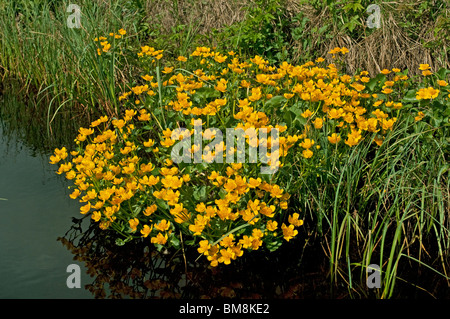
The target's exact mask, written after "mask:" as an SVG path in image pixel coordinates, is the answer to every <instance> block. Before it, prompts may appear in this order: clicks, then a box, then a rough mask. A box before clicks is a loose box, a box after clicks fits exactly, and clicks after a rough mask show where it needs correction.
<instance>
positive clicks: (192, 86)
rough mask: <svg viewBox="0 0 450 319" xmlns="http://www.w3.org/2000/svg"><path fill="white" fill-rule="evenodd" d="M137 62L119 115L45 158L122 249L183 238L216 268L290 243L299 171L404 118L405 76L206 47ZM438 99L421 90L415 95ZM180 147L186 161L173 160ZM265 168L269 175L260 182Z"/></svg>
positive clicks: (377, 139) (146, 53)
mask: <svg viewBox="0 0 450 319" xmlns="http://www.w3.org/2000/svg"><path fill="white" fill-rule="evenodd" d="M125 34H126V31H125V30H119V32H118V34H113V35H112V36H111V37H114V38H119V36H120V37H123V36H125ZM97 41H100V44H101V48H99V51H98V54H100V55H102V53H105V52H107V51H108V50H110V49H111V48H110V47H109V46H108V45H109V42H107V39H106V38H105V37H100V38H98V39H97ZM347 52H348V50H346V49H345V48H335V49H334V50H332V51H330V54H332V55H336V54H346V53H347ZM136 55H137V57H138V59H140V62H141V63H142V65H145V66H148V68H147V69H146V70H145V73H144V74H142V75H141V76H140V77H139V78H138V79H136V81H137V84H136V85H134V86H133V87H131V88H130V90H127V91H124V92H122V94H121V95H120V96H119V100H120V101H121V103H123V112H122V113H121V114H118V115H117V116H116V117H107V116H102V117H100V118H99V119H97V120H95V121H93V122H92V123H91V125H90V127H87V128H80V129H79V132H78V136H77V138H76V140H75V142H76V148H75V149H74V150H73V151H72V152H70V156H69V152H68V151H67V150H66V148H62V149H56V150H55V154H54V155H52V156H51V157H50V161H51V163H52V164H58V165H59V169H58V171H57V173H58V174H64V175H65V177H66V178H67V179H69V180H71V181H73V186H72V187H71V189H72V193H71V194H70V197H71V198H73V199H77V200H79V202H80V204H81V208H80V213H82V214H90V216H91V218H92V220H93V222H95V223H98V225H99V227H100V228H101V229H110V230H113V231H115V232H116V233H117V243H118V244H124V243H125V242H127V241H131V240H133V239H135V240H137V239H139V238H141V239H142V240H148V241H150V242H151V243H153V244H154V245H155V246H156V247H158V248H159V249H161V248H162V247H175V248H179V247H180V241H181V240H184V244H185V245H188V244H191V245H196V246H197V249H198V252H199V253H200V254H202V255H204V256H205V257H206V259H207V260H208V261H209V262H210V264H211V265H212V266H217V265H218V264H220V263H223V264H226V265H227V264H230V263H231V262H232V261H233V260H235V259H236V258H238V257H240V256H242V255H243V254H244V252H246V251H252V250H259V249H267V250H269V251H273V250H275V249H277V248H278V247H279V246H280V245H282V244H283V242H288V241H291V240H292V239H293V238H295V237H296V236H297V235H298V234H299V231H300V230H301V226H302V225H303V220H302V218H301V215H303V213H302V212H300V211H299V209H298V208H295V207H291V205H290V199H291V196H293V195H296V196H298V194H296V192H295V189H291V188H290V187H291V186H290V185H291V184H292V183H290V182H289V178H292V171H293V169H294V166H296V167H300V166H301V167H319V166H320V165H321V160H322V159H323V158H324V157H325V156H330V154H331V153H330V152H337V153H339V154H345V153H347V152H349V150H350V149H352V148H355V147H357V146H358V145H359V144H360V143H362V142H364V141H373V147H380V145H382V143H383V140H384V137H385V136H386V135H387V134H389V132H390V131H392V130H394V129H395V125H396V123H397V121H398V117H399V115H400V112H401V111H402V109H403V105H402V103H400V101H399V100H398V98H397V95H398V94H400V93H401V92H402V89H403V87H404V85H403V84H404V82H405V81H406V80H407V79H406V78H404V77H403V75H402V74H401V73H400V70H394V69H393V70H392V71H391V70H387V71H383V72H381V75H382V77H378V78H377V81H381V82H382V83H381V84H380V85H378V86H377V85H373V82H372V81H373V79H371V78H370V77H368V74H367V72H361V74H357V75H347V74H341V73H340V71H339V70H338V69H337V67H336V66H335V65H334V64H329V65H325V60H324V59H323V58H318V59H317V60H316V62H312V61H310V62H308V63H305V64H302V65H292V64H289V63H287V62H283V63H281V64H280V65H278V66H274V65H270V64H269V62H268V61H267V60H265V59H264V58H263V57H260V56H255V57H253V58H250V59H245V58H243V57H240V56H238V55H237V54H236V53H234V52H228V53H221V52H216V51H215V50H214V49H212V48H207V47H199V48H197V49H196V50H195V51H194V52H192V54H191V55H190V56H188V57H178V58H177V59H176V61H173V63H170V62H168V65H166V66H163V65H162V64H161V63H162V62H161V61H162V60H163V57H164V51H163V50H156V49H155V48H152V47H149V46H142V47H140V48H139V50H138V51H137V52H136ZM388 77H391V79H388ZM380 79H381V80H380ZM441 84H443V83H441ZM443 88H444V87H443V86H441V89H443ZM381 91H384V93H381ZM439 93H440V91H439V90H437V89H433V88H424V89H422V90H420V91H418V92H417V98H418V99H419V98H424V99H425V98H436V97H437V96H438V95H439ZM381 94H383V95H381ZM419 115H420V114H419ZM419 115H418V116H419ZM416 118H417V117H416ZM198 123H200V125H201V129H202V131H200V132H198ZM227 128H228V129H230V128H231V129H233V130H239V129H242V130H243V131H245V132H246V133H248V134H247V135H244V136H243V137H242V136H241V137H238V138H237V140H236V143H237V144H236V145H238V143H241V142H242V143H243V144H242V145H245V146H246V147H245V150H244V151H243V150H242V149H239V148H238V147H237V146H236V145H235V144H234V140H233V145H227V142H228V141H224V140H220V139H219V138H220V137H221V136H222V134H219V133H221V132H223V135H225V132H226V129H227ZM252 130H254V132H255V133H256V134H255V135H249V134H250V133H249V132H251V131H252ZM275 130H276V131H277V132H278V133H279V136H278V138H274V137H273V135H271V131H275ZM261 132H267V134H266V135H260V133H261ZM199 137H200V139H199ZM214 141H216V142H217V143H215V144H214V143H213V142H214ZM182 143H185V144H182ZM182 145H187V146H186V147H183V148H180V146H182ZM258 146H264V147H266V148H267V154H264V155H265V156H263V157H261V158H265V162H263V163H262V162H261V158H259V159H260V161H257V162H255V161H252V162H251V161H249V159H250V158H251V156H253V155H255V154H253V155H252V153H251V149H252V148H251V147H258ZM174 150H182V152H183V154H184V156H185V157H184V159H186V158H187V159H189V161H182V162H180V161H177V160H176V159H175V158H174V157H173V154H174ZM197 154H200V156H199V157H196V155H197ZM274 155H277V156H276V157H274ZM239 156H244V159H245V161H243V162H238V161H237V159H238V158H239ZM258 156H259V155H258ZM229 158H233V161H232V162H230V161H228V159H229ZM263 165H266V166H267V167H270V168H274V173H273V174H262V173H261V170H260V168H261V167H262V166H263ZM296 170H297V169H296ZM296 178H297V177H296ZM298 178H301V177H298ZM181 236H182V238H183V239H182V238H181Z"/></svg>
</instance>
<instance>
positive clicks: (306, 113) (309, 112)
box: [301, 110, 313, 119]
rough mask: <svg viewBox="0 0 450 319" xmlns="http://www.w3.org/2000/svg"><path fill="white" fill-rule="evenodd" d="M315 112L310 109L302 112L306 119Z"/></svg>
mask: <svg viewBox="0 0 450 319" xmlns="http://www.w3.org/2000/svg"><path fill="white" fill-rule="evenodd" d="M312 114H313V113H312V112H311V111H310V110H306V111H305V112H303V113H302V114H301V116H302V117H304V118H305V119H306V118H308V117H310V116H311V115H312Z"/></svg>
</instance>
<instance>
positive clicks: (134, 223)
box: [128, 218, 139, 231]
mask: <svg viewBox="0 0 450 319" xmlns="http://www.w3.org/2000/svg"><path fill="white" fill-rule="evenodd" d="M128 223H129V224H130V228H131V230H132V231H136V229H137V225H139V219H137V218H133V219H130V220H129V221H128Z"/></svg>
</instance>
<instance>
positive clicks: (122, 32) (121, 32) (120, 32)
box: [117, 29, 127, 35]
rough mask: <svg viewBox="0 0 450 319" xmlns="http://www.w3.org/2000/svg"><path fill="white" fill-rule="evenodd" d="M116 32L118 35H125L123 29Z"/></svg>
mask: <svg viewBox="0 0 450 319" xmlns="http://www.w3.org/2000/svg"><path fill="white" fill-rule="evenodd" d="M117 32H119V34H120V35H125V34H126V33H127V31H125V30H124V29H119V31H117Z"/></svg>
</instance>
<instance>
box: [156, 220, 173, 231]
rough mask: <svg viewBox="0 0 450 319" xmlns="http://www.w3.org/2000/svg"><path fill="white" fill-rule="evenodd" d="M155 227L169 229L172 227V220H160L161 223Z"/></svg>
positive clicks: (163, 229)
mask: <svg viewBox="0 0 450 319" xmlns="http://www.w3.org/2000/svg"><path fill="white" fill-rule="evenodd" d="M155 228H156V229H157V230H159V231H165V230H168V229H169V228H170V222H168V221H167V220H165V219H163V220H161V221H160V222H159V224H157V225H155Z"/></svg>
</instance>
